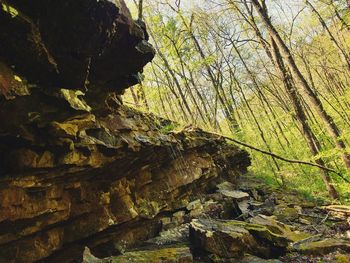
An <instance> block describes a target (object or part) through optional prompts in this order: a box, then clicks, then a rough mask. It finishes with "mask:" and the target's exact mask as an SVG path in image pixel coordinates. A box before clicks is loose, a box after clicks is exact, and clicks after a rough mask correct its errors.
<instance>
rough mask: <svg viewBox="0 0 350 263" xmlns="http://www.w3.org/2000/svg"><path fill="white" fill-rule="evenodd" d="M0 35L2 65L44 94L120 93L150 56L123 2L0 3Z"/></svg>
mask: <svg viewBox="0 0 350 263" xmlns="http://www.w3.org/2000/svg"><path fill="white" fill-rule="evenodd" d="M0 32H1V34H0V58H1V60H2V61H3V62H5V63H6V64H7V65H9V66H11V67H12V68H14V69H15V70H16V73H20V74H21V75H23V76H25V77H26V78H27V79H28V81H30V83H35V84H40V85H41V86H42V87H45V89H52V88H57V87H59V88H62V87H64V88H66V89H74V90H77V89H81V90H85V89H86V88H87V87H88V88H89V90H90V91H91V92H93V91H95V89H98V92H101V91H103V90H104V91H117V92H118V93H121V92H122V91H123V89H125V88H127V87H129V86H131V85H133V84H136V83H138V72H139V71H141V70H142V68H143V66H144V65H145V64H146V63H147V62H149V61H151V60H152V58H153V56H154V49H153V48H152V46H151V45H150V44H149V43H148V42H147V34H146V31H145V29H144V28H142V26H141V25H140V23H135V22H134V21H133V20H132V18H131V15H130V12H129V10H128V8H127V7H126V5H125V3H124V1H123V0H113V1H111V0H76V1H72V0H63V1H53V0H52V1H51V0H34V1H21V0H6V1H0ZM3 86H5V87H2V89H3V92H8V90H7V89H8V88H9V85H6V84H4V83H3Z"/></svg>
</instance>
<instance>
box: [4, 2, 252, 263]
mask: <svg viewBox="0 0 350 263" xmlns="http://www.w3.org/2000/svg"><path fill="white" fill-rule="evenodd" d="M0 3H1V11H0V30H1V31H0V60H1V63H0V91H1V96H0V119H1V124H0V160H1V166H0V175H1V176H0V262H34V261H39V262H40V261H42V262H81V260H82V256H83V251H84V249H85V247H89V249H90V250H91V252H92V253H93V254H94V255H96V256H98V257H107V256H111V255H114V254H118V253H121V252H123V251H124V250H125V249H126V248H128V247H133V246H134V245H136V244H137V243H139V242H141V241H143V240H145V239H149V238H152V237H154V236H155V235H157V233H158V232H159V230H160V227H161V225H162V224H163V223H164V222H163V221H162V220H163V218H164V215H166V214H167V213H172V212H176V211H178V210H181V209H184V208H185V207H186V206H187V205H188V203H189V202H190V201H192V200H193V199H196V198H198V197H200V196H202V195H203V194H205V193H206V192H208V191H211V190H212V189H213V188H214V187H215V185H216V184H217V183H218V182H221V181H222V180H228V181H231V182H233V183H234V182H235V180H236V178H237V176H238V175H239V174H240V173H241V172H244V171H245V170H246V168H247V166H248V165H249V162H250V160H249V157H248V154H247V153H246V152H245V151H243V150H240V149H238V148H236V147H234V146H231V145H227V144H226V143H225V141H224V140H223V139H221V138H218V137H217V136H214V135H211V134H208V133H205V132H203V131H201V130H197V129H192V130H184V131H181V132H171V133H169V132H166V130H168V129H167V126H169V125H171V123H170V122H169V121H167V120H163V119H160V118H156V117H154V116H152V115H146V114H142V113H139V112H137V111H135V110H132V109H130V108H128V107H125V106H123V105H122V104H121V103H120V101H119V99H118V98H117V97H116V94H119V93H121V92H122V91H123V89H125V88H126V87H128V86H130V85H131V84H134V83H135V82H137V79H138V74H139V72H140V71H141V70H142V67H143V66H144V65H145V64H146V63H147V62H148V61H150V60H151V59H152V57H153V56H154V51H153V48H152V47H151V46H150V45H149V44H148V42H147V34H146V32H145V30H144V28H142V26H139V25H138V23H135V22H133V21H132V19H131V17H130V13H129V11H128V9H127V8H126V6H125V3H124V2H123V1H122V0H117V1H107V0H100V1H98V0H64V1H51V0H41V1H39V0H36V1H30V2H26V1H17V0H10V1H6V3H5V2H3V1H0ZM181 251H182V250H181ZM165 252H166V251H165ZM185 257H186V256H185Z"/></svg>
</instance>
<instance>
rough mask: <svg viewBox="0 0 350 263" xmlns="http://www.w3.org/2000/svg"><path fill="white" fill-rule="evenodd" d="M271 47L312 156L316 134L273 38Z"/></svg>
mask: <svg viewBox="0 0 350 263" xmlns="http://www.w3.org/2000/svg"><path fill="white" fill-rule="evenodd" d="M271 48H272V54H273V58H274V62H275V63H274V64H275V65H276V66H277V69H278V70H279V72H280V74H281V76H282V78H283V83H284V86H285V88H286V90H287V93H288V95H289V96H290V99H291V101H292V103H293V107H294V111H295V114H296V117H297V120H298V122H299V124H300V128H301V131H302V133H303V135H304V137H305V139H306V142H307V144H308V146H309V149H310V151H311V154H312V155H313V156H317V155H318V153H319V151H320V148H321V147H320V145H319V143H318V140H317V138H316V136H315V135H314V133H313V132H312V130H311V128H310V126H309V124H308V123H307V117H306V115H305V113H304V110H303V107H302V104H301V103H300V100H299V95H298V92H297V90H296V89H295V87H294V86H293V84H292V82H291V79H290V78H291V77H290V76H289V74H288V72H287V70H286V68H285V66H284V63H283V59H282V56H281V55H280V52H279V50H278V47H277V45H276V43H275V41H274V40H273V38H271ZM315 162H316V163H317V164H319V165H322V166H325V163H324V161H323V160H322V159H321V158H318V159H316V160H315ZM320 173H321V176H322V179H323V182H324V184H325V186H326V187H327V190H328V193H329V195H330V197H331V198H334V199H338V198H339V194H338V192H337V190H336V189H335V188H334V186H333V184H332V180H331V178H330V176H329V174H328V173H327V172H326V171H325V170H323V169H320Z"/></svg>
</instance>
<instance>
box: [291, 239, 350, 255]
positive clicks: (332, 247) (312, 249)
mask: <svg viewBox="0 0 350 263" xmlns="http://www.w3.org/2000/svg"><path fill="white" fill-rule="evenodd" d="M293 249H295V250H296V251H298V252H299V253H301V254H307V255H325V254H328V253H330V252H334V251H337V250H342V251H345V252H350V241H348V240H341V239H332V238H329V239H323V240H318V241H310V242H305V243H302V244H298V245H295V246H293Z"/></svg>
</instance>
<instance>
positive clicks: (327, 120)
mask: <svg viewBox="0 0 350 263" xmlns="http://www.w3.org/2000/svg"><path fill="white" fill-rule="evenodd" d="M251 1H252V3H253V5H254V7H255V9H256V10H257V12H258V14H259V15H260V17H261V19H262V20H263V21H264V24H265V25H266V27H267V28H268V31H269V33H270V34H271V36H272V37H273V39H274V41H275V43H276V45H277V46H278V47H279V49H280V50H281V53H282V55H283V57H284V58H285V60H286V62H287V65H288V67H289V68H290V70H291V72H292V74H293V77H294V78H295V79H296V80H298V81H299V82H300V84H301V86H302V87H303V89H304V91H305V93H306V95H307V96H308V98H309V100H310V102H311V104H312V105H313V107H314V108H315V110H316V112H317V114H318V115H319V116H320V118H321V119H322V121H323V122H324V124H325V125H326V128H327V130H328V132H329V134H330V136H331V137H332V139H333V141H334V144H335V145H336V147H337V148H338V149H339V150H341V152H342V159H343V163H344V165H345V167H346V168H347V169H350V157H349V154H348V153H347V152H346V146H345V143H344V141H343V140H342V139H340V136H341V133H340V131H339V129H338V127H337V125H336V124H335V122H334V120H333V118H332V117H331V116H330V115H328V113H327V112H326V111H325V109H324V108H323V105H322V102H321V100H320V99H319V98H318V97H317V95H316V94H315V93H314V92H313V90H312V89H311V87H310V86H309V84H308V83H307V81H306V79H305V78H304V76H303V74H302V73H301V72H300V70H299V68H298V66H297V65H296V63H295V61H294V58H293V56H292V54H291V52H290V51H289V49H288V47H287V46H286V44H285V43H284V41H283V40H282V38H281V36H280V35H279V33H278V32H277V30H276V29H275V28H274V26H273V25H272V24H271V21H270V18H269V17H268V15H267V13H266V12H265V11H264V9H263V7H262V6H261V5H260V4H259V2H258V0H251Z"/></svg>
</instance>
